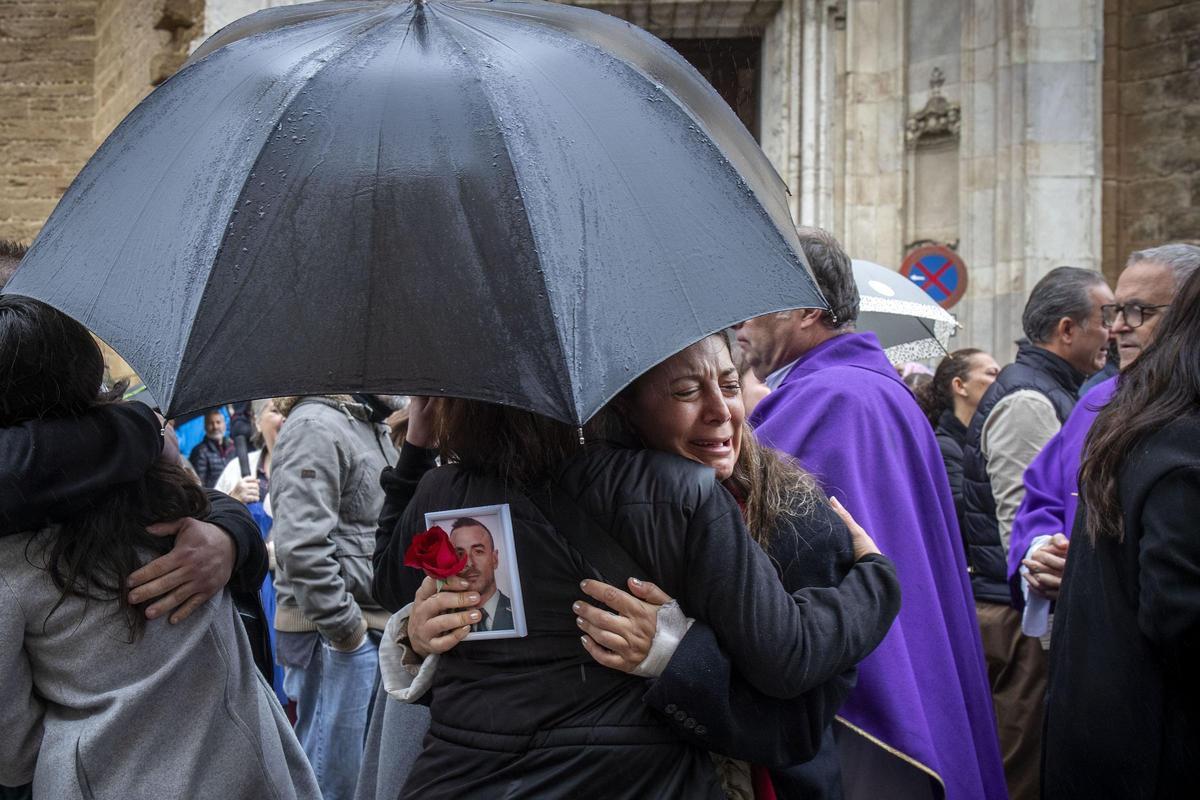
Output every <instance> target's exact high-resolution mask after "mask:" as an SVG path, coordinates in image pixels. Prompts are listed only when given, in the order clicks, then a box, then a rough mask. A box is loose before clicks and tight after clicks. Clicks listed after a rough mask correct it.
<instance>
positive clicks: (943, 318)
mask: <svg viewBox="0 0 1200 800" xmlns="http://www.w3.org/2000/svg"><path fill="white" fill-rule="evenodd" d="M852 265H853V268H854V282H855V284H856V285H857V286H858V294H859V297H860V303H859V311H858V322H857V328H858V330H860V331H871V332H872V333H874V334H875V335H876V336H877V337H879V343H880V344H881V345H883V349H884V352H885V353H886V354H887V357H888V360H889V361H891V362H892V363H893V364H903V363H905V362H906V361H921V360H924V359H930V358H940V357H941V356H943V355H945V354H946V353H947V352H948V350H949V345H950V335H951V334H952V333H954V330H955V329H956V328H957V327H958V322H957V321H956V320H955V319H954V315H952V314H951V313H950V312H949V311H947V310H946V309H944V308H942V307H941V306H940V305H938V304H937V302H936V301H935V300H934V299H933V298H932V297H930V296H929V295H927V294H925V292H923V291H921V289H920V287H918V286H917V285H916V284H915V283H913V282H912V281H910V280H909V279H908V278H906V277H904V276H903V275H901V274H900V273H898V272H896V271H895V270H891V269H888V268H887V267H885V266H883V265H881V264H876V263H874V262H872V261H860V260H858V259H855V260H854V261H853V262H852Z"/></svg>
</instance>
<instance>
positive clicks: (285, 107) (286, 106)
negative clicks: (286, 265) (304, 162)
mask: <svg viewBox="0 0 1200 800" xmlns="http://www.w3.org/2000/svg"><path fill="white" fill-rule="evenodd" d="M385 15H388V12H387V10H386V9H385V10H383V11H380V12H379V13H377V14H374V15H372V16H371V17H368V18H367V19H366V20H358V21H356V22H354V23H352V24H348V25H345V26H343V27H342V28H341V29H339V30H338V31H335V33H337V34H340V33H342V32H345V31H346V30H350V29H353V28H356V27H362V28H363V29H369V28H371V27H374V26H375V25H378V24H380V22H379V20H378V18H379V17H382V16H385ZM390 18H391V19H395V18H397V17H396V16H395V15H390ZM319 38H320V37H314V39H319ZM310 41H312V40H310ZM353 44H354V43H353V42H351V45H353ZM352 49H353V47H352V46H349V47H346V48H344V49H343V50H342V51H341V52H340V53H338V54H337V55H336V56H334V57H332V58H329V59H326V61H325V62H324V63H322V64H321V65H320V66H319V67H318V68H317V70H316V71H315V72H314V73H313V74H312V75H311V76H309V78H308V80H309V81H311V80H312V79H313V78H315V77H316V76H317V75H320V74H321V73H322V72H324V71H325V70H327V69H329V68H330V66H331V65H333V64H334V63H335V62H337V61H339V60H340V59H341V58H342V57H344V56H345V55H346V54H347V53H349V52H350V51H351V50H352ZM306 83H307V81H306ZM300 91H301V89H300V87H297V89H296V91H295V92H293V93H292V95H291V97H289V98H288V100H287V101H286V102H284V103H282V104H281V106H280V110H279V113H278V114H277V115H276V116H275V118H274V121H273V122H272V123H271V126H270V127H271V129H272V130H273V129H274V128H275V126H276V125H278V124H279V120H280V119H282V118H283V117H284V116H286V115H287V113H288V111H289V110H290V109H291V107H292V103H293V102H294V101H295V99H296V97H297V96H299V94H300ZM264 145H265V142H264ZM261 156H262V151H261V150H260V152H259V158H261ZM257 161H258V159H257V158H256V160H255V163H256V164H257ZM254 171H255V169H251V170H249V171H248V172H247V173H246V179H245V180H244V181H243V182H242V185H241V188H240V189H239V190H238V195H237V196H238V198H239V199H240V198H241V197H242V195H244V194H245V191H246V186H247V184H248V183H249V182H250V177H249V176H250V175H251V174H252V173H253V172H254ZM235 208H236V205H235ZM276 221H277V218H274V217H273V218H272V219H271V220H270V222H269V225H270V226H273V225H274V224H275V223H276ZM224 249H225V240H224V239H222V243H221V246H220V247H219V248H218V249H217V252H216V254H215V255H214V256H213V264H214V265H215V264H216V263H217V262H218V261H219V260H220V257H221V253H222V252H223V251H224ZM212 278H213V270H212V269H210V270H209V273H208V278H207V280H206V281H205V287H204V291H202V292H201V293H200V296H201V298H203V296H204V294H206V293H207V291H208V286H209V284H210V283H211V281H212ZM233 310H234V309H233V305H232V304H227V305H226V306H225V308H224V309H222V311H221V314H220V317H219V320H218V322H219V323H220V324H223V323H224V322H225V321H226V320H227V319H228V317H229V315H230V314H232V313H233ZM220 324H217V325H214V326H213V327H212V329H213V330H214V331H215V330H217V329H218V328H219V327H220ZM194 334H195V329H194V328H193V329H192V332H191V334H189V336H188V340H187V342H186V343H185V345H184V349H183V353H184V354H187V353H191V352H193V351H194V350H196V349H197V348H199V349H203V348H204V347H206V346H207V343H206V342H198V341H193V339H192V336H193V335H194ZM182 371H183V370H182V366H181V368H180V372H182ZM173 394H174V391H172V395H173Z"/></svg>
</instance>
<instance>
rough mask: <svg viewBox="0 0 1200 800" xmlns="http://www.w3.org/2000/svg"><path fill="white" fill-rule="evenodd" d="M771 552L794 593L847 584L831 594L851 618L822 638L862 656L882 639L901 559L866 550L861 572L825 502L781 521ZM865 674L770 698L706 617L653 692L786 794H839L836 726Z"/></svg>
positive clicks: (696, 737) (896, 598)
mask: <svg viewBox="0 0 1200 800" xmlns="http://www.w3.org/2000/svg"><path fill="white" fill-rule="evenodd" d="M767 555H769V556H770V558H771V560H772V562H773V563H774V564H775V565H776V569H777V570H778V572H779V577H780V581H781V582H782V583H783V586H784V588H785V589H786V590H787V591H789V592H793V593H798V592H800V591H801V590H804V589H809V588H813V587H834V586H839V584H840V586H839V589H838V591H837V593H836V595H835V594H833V593H829V599H830V601H831V603H839V604H841V606H842V608H843V609H844V614H843V615H842V617H841V620H840V621H841V624H840V625H839V626H837V627H830V628H829V629H828V630H826V631H822V632H815V633H814V634H813V637H814V639H819V640H820V641H821V643H822V644H821V646H822V647H827V648H832V649H835V650H841V651H843V652H844V653H845V654H846V657H847V660H848V661H850V662H852V663H857V662H859V661H861V660H862V659H863V658H866V657H867V656H868V655H869V654H870V653H871V651H873V650H874V649H875V648H876V647H877V646H878V645H879V643H880V642H881V641H882V640H883V637H884V636H885V635H886V634H887V632H888V630H889V628H891V625H892V622H893V620H895V618H896V615H897V614H898V613H899V612H900V583H899V581H898V579H897V578H896V571H895V567H894V566H893V565H892V564H891V561H889V560H888V559H887V558H885V557H883V556H875V555H871V556H866V557H865V558H864V559H862V561H860V564H862V566H861V567H860V568H859V569H854V570H852V569H851V568H852V567H853V566H854V563H855V562H854V552H853V546H852V543H851V540H850V532H849V531H847V530H846V527H845V525H843V524H841V522H840V521H839V520H838V519H837V517H836V516H835V515H834V513H833V510H832V509H830V508H829V507H828V506H827V505H825V504H818V505H817V506H816V508H815V509H814V510H813V511H812V512H810V513H808V514H803V515H796V516H793V517H790V518H784V519H781V520H780V525H779V529H778V530H777V531H776V532H775V535H774V536H773V537H772V538H771V540H770V543H769V546H768V549H767ZM868 564H870V566H868ZM685 610H686V608H685ZM855 674H856V670H854V669H848V670H846V671H845V672H843V673H841V674H840V675H838V676H837V677H834V678H832V679H831V680H828V681H826V682H825V683H823V684H821V685H820V686H818V687H816V688H814V689H812V690H811V691H808V692H806V693H804V694H803V695H801V696H800V697H797V698H793V699H790V700H778V699H775V698H772V697H768V696H766V695H763V694H762V693H761V692H758V691H756V690H754V688H753V687H751V686H750V685H749V684H747V682H746V681H745V680H744V679H743V678H742V677H741V676H740V675H739V674H738V672H737V670H736V669H735V668H734V667H733V664H732V663H731V662H730V659H729V656H728V655H727V654H726V653H725V652H724V650H722V649H721V646H720V643H719V641H718V640H717V637H716V634H715V633H714V631H713V630H712V628H711V627H710V626H708V625H706V624H704V623H701V622H697V623H695V624H694V625H692V628H691V630H689V631H688V633H687V635H686V636H684V638H683V640H682V641H681V642H680V644H679V648H678V649H677V650H676V651H675V654H674V656H672V658H671V661H670V662H669V663H668V664H667V668H666V670H665V671H664V672H663V674H662V675H661V676H659V677H658V678H657V679H656V680H654V681H653V682H652V683H651V687H650V690H649V691H648V692H647V693H646V695H645V698H644V699H645V701H646V702H647V703H648V704H649V705H651V706H652V707H653V708H656V709H658V710H659V711H661V712H662V713H663V715H664V718H665V719H666V720H667V722H668V724H671V725H672V726H673V727H674V728H675V729H676V732H677V733H679V735H680V736H682V737H684V738H685V739H686V740H688V741H693V742H695V743H696V744H698V745H699V746H701V747H704V748H705V749H708V750H714V751H716V752H719V753H724V754H725V755H729V756H733V757H734V758H740V759H742V760H745V761H749V762H750V763H753V764H759V765H762V766H766V767H769V768H770V773H771V782H772V784H773V786H774V788H775V794H776V796H777V797H779V798H780V799H781V800H791V799H793V798H794V799H795V800H818V799H819V798H825V799H826V800H834V798H839V797H841V796H842V792H841V765H840V762H839V760H838V751H837V746H836V744H835V743H834V741H833V727H832V724H833V721H834V716H835V714H836V713H837V710H838V708H839V707H840V706H841V704H842V702H843V701H844V700H845V699H846V695H847V694H848V693H849V691H850V690H851V689H853V688H854V679H855ZM681 715H682V716H681Z"/></svg>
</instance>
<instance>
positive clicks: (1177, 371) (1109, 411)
mask: <svg viewBox="0 0 1200 800" xmlns="http://www.w3.org/2000/svg"><path fill="white" fill-rule="evenodd" d="M1198 343H1200V270H1198V271H1196V272H1194V273H1192V276H1191V277H1190V278H1188V279H1187V281H1186V282H1185V283H1184V284H1183V286H1182V287H1181V288H1180V289H1179V291H1178V292H1177V293H1176V295H1175V298H1174V299H1173V300H1172V301H1171V308H1170V309H1168V311H1167V314H1166V316H1165V317H1163V321H1162V322H1161V323H1160V327H1159V329H1158V331H1157V333H1156V334H1155V337H1154V341H1153V342H1151V344H1150V345H1149V346H1148V347H1147V348H1146V349H1145V350H1144V351H1142V354H1141V355H1140V356H1138V359H1137V361H1135V362H1133V364H1132V365H1131V366H1130V367H1129V368H1128V369H1126V370H1125V371H1124V372H1123V373H1121V378H1120V381H1119V383H1118V384H1117V391H1116V393H1115V394H1114V395H1113V398H1112V400H1110V401H1109V402H1108V404H1107V405H1106V406H1104V408H1103V409H1102V410H1101V411H1100V413H1099V414H1098V415H1097V417H1096V421H1095V422H1094V423H1092V428H1091V430H1090V431H1088V435H1087V443H1086V445H1085V448H1084V456H1083V464H1082V466H1081V467H1080V470H1079V488H1080V495H1081V496H1082V498H1083V502H1084V507H1085V509H1086V511H1087V514H1086V523H1087V530H1088V534H1089V536H1091V538H1092V541H1093V542H1095V541H1096V540H1097V539H1099V538H1101V537H1109V538H1113V539H1116V540H1117V541H1120V540H1121V539H1123V538H1124V535H1125V525H1124V519H1123V514H1122V511H1121V497H1120V494H1119V493H1118V489H1117V479H1118V477H1119V476H1120V474H1121V467H1122V464H1123V462H1124V460H1125V458H1126V457H1127V456H1128V455H1129V454H1130V453H1132V452H1134V449H1135V448H1136V447H1137V445H1138V444H1139V443H1140V442H1142V441H1144V440H1145V439H1146V437H1148V436H1150V435H1151V434H1153V433H1154V432H1155V431H1158V430H1159V429H1161V428H1162V427H1163V426H1164V425H1166V424H1167V423H1168V422H1170V421H1171V420H1173V419H1176V418H1177V417H1180V416H1182V415H1185V414H1189V413H1194V412H1196V411H1197V410H1198V409H1200V344H1198Z"/></svg>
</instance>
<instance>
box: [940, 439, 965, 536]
mask: <svg viewBox="0 0 1200 800" xmlns="http://www.w3.org/2000/svg"><path fill="white" fill-rule="evenodd" d="M937 443H938V449H939V450H941V451H942V463H944V464H945V465H946V477H947V478H949V479H950V495H951V497H953V498H954V513H955V514H956V515H957V516H958V517H959V525H962V513H963V508H964V506H963V502H964V501H963V451H962V446H961V445H959V443H958V442H956V441H954V440H953V439H952V438H951V437H949V436H946V435H939V436H938V437H937Z"/></svg>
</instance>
